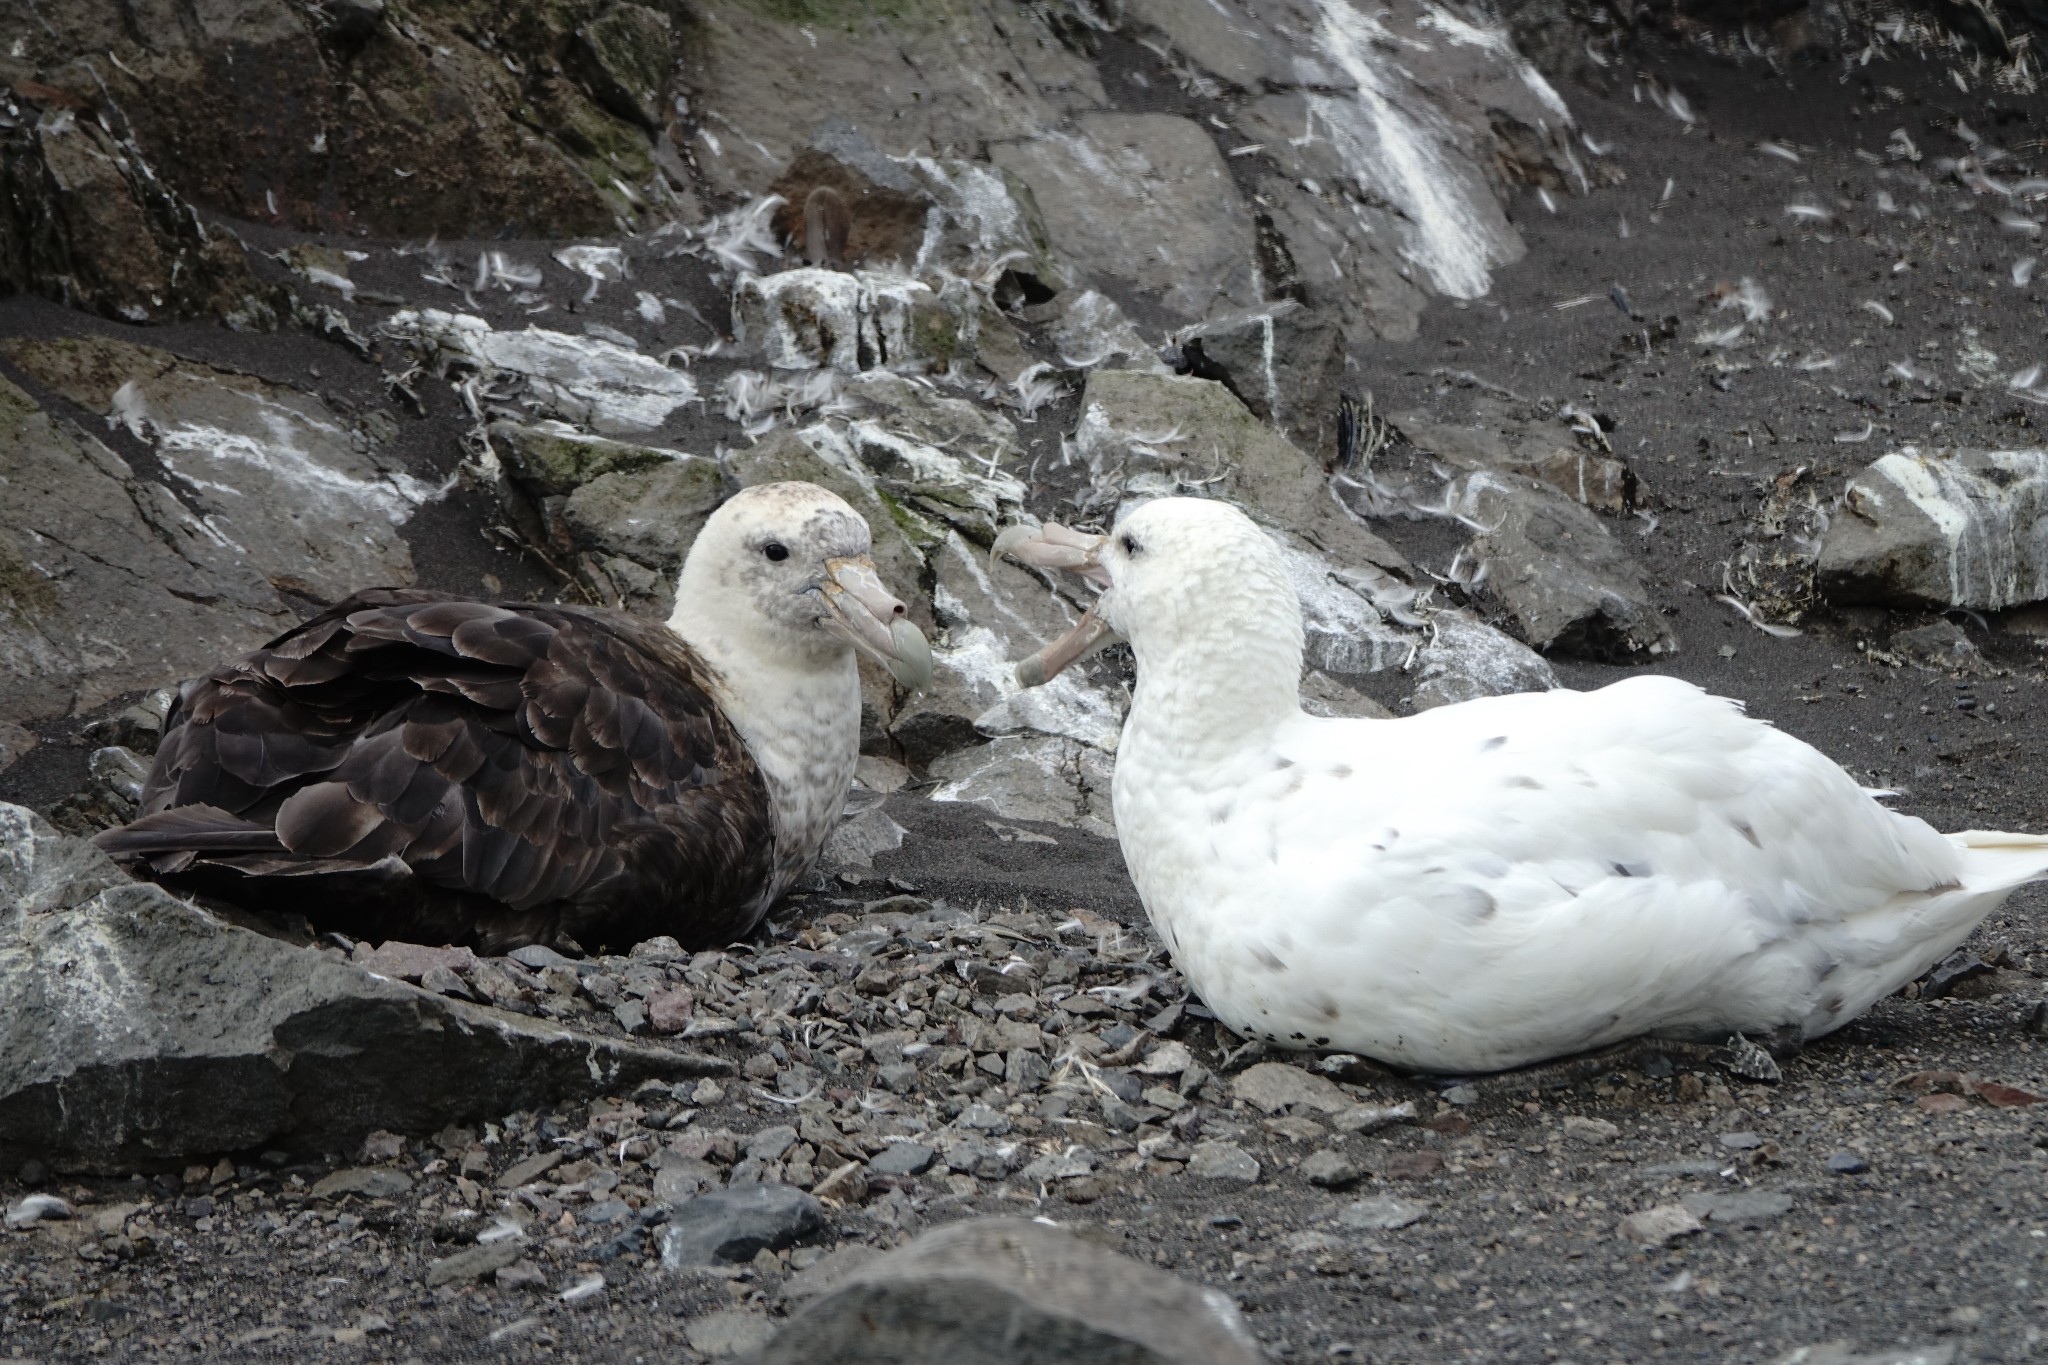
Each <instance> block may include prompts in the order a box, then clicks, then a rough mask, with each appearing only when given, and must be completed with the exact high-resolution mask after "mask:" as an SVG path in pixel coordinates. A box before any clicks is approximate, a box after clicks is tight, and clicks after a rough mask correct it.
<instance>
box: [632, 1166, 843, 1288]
mask: <svg viewBox="0 0 2048 1365" xmlns="http://www.w3.org/2000/svg"><path fill="white" fill-rule="evenodd" d="M824 1225H825V1209H824V1206H823V1205H821V1204H820V1203H819V1202H818V1201H817V1200H816V1199H814V1198H812V1197H811V1196H810V1195H808V1194H805V1193H804V1192H803V1191H802V1190H799V1189H796V1188H795V1187H794V1186H790V1185H777V1184H765V1185H764V1184H752V1185H733V1186H729V1187H728V1188H726V1189H722V1190H713V1191H711V1192H710V1193H709V1194H700V1195H697V1196H696V1197H695V1198H691V1199H685V1200H684V1201H683V1202H681V1203H680V1204H677V1205H676V1206H675V1208H674V1209H673V1210H672V1211H671V1212H670V1214H669V1220H668V1226H667V1227H666V1228H664V1229H663V1230H662V1234H661V1263H662V1265H663V1267H664V1268H666V1269H669V1270H686V1269H689V1268H691V1267H693V1266H700V1265H712V1264H717V1263H723V1264H728V1265H729V1264H733V1263H735V1262H745V1261H751V1260H753V1259H754V1257H755V1255H756V1254H757V1253H759V1252H761V1251H763V1250H766V1251H780V1250H781V1249H782V1248H783V1247H786V1246H788V1245H790V1244H791V1243H792V1242H795V1241H796V1240H797V1239H798V1238H799V1237H807V1236H809V1235H810V1234H811V1233H814V1232H816V1231H817V1230H818V1229H819V1228H821V1227H823V1226H824Z"/></svg>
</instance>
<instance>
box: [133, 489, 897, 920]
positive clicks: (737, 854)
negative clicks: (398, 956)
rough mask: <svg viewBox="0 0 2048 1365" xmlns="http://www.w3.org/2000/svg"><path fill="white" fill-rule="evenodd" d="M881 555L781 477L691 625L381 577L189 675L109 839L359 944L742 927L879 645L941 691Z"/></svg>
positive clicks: (727, 554) (711, 568)
mask: <svg viewBox="0 0 2048 1365" xmlns="http://www.w3.org/2000/svg"><path fill="white" fill-rule="evenodd" d="M869 543H870V542H869V531H868V526H867V523H866V522H864V521H862V520H861V518H860V516H859V515H858V514H857V513H855V512H854V510H853V509H852V508H851V507H849V506H847V505H846V504H845V503H844V502H843V501H841V500H840V499H839V498H838V497H836V496H834V495H833V494H831V493H828V492H826V491H825V490H824V489H822V488H818V487H815V486H813V485H811V484H803V483H782V484H768V485H764V486H762V487H758V488H752V489H748V490H746V491H744V492H742V493H740V494H738V495H737V496H735V497H734V498H732V499H731V500H730V501H729V502H727V503H726V504H725V505H724V506H723V507H721V508H719V510H718V511H717V512H716V513H714V514H713V515H712V517H711V518H710V520H709V521H708V522H707V523H706V524H705V526H704V529H703V531H702V532H701V533H700V534H699V535H698V537H697V540H696V543H695V544H694V545H692V546H691V549H690V553H689V556H688V558H687V559H686V561H685V562H684V565H683V570H682V575H681V578H680V580H679V581H678V583H677V588H676V603H677V605H676V610H675V614H674V615H673V616H672V617H671V618H670V620H669V622H668V624H667V625H666V626H664V625H660V624H657V623H655V622H652V621H645V620H641V619H640V618H638V617H634V616H630V615H627V614H626V613H624V612H617V611H605V610H601V609H595V608H586V607H568V606H546V605H538V604H533V603H507V604H504V605H494V604H491V603H487V602H477V601H472V600H469V599H465V598H459V597H453V596H449V595H447V594H444V593H435V592H425V591H418V590H413V589H403V588H377V589H371V590H368V591H365V592H360V593H357V594H356V595H354V596H353V597H350V598H348V599H347V600H346V601H343V602H340V603H338V604H336V605H335V606H333V607H331V608H329V609H328V610H327V611H325V612H323V613H321V614H320V615H319V616H317V617H315V618H313V619H312V620H310V621H308V622H306V623H305V624H304V625H302V626H300V627H298V628H297V629H295V630H291V631H288V632H286V633H285V634H284V635H281V636H279V637H278V638H277V639H275V640H273V641H271V642H270V643H269V644H268V645H266V646H265V647H263V648H262V649H259V650H257V651H256V652H255V653H253V654H250V655H248V656H247V657H245V658H243V659H240V660H237V661H236V662H234V663H231V664H227V665H224V666H222V667H221V668H218V669H215V670H214V671H213V672H212V673H210V674H208V675H206V676H205V677H202V678H197V679H194V680H192V681H191V682H188V683H186V684H184V686H183V687H182V688H181V689H180V692H179V696H178V700H177V701H176V702H175V703H174V704H173V706H172V709H171V713H170V716H169V719H168V721H167V724H166V729H165V734H164V740H163V744H162V746H161V748H160V749H159V750H158V752H157V757H156V763H155V766H154V768H153V769H152V770H151V772H150V777H149V781H148V783H147V784H146V786H145V787H144V790H143V797H142V814H141V815H140V817H139V818H137V819H136V820H135V821H134V822H133V823H131V824H129V825H126V826H124V827H122V828H120V829H115V830H109V831H107V832H106V833H104V834H101V835H100V836H99V838H98V842H99V844H100V845H101V847H103V848H105V849H107V850H108V851H109V852H110V853H113V854H114V855H116V856H117V857H120V858H123V859H125V860H129V861H132V862H136V863H139V864H140V865H142V866H143V867H145V868H146V869H147V870H148V871H150V872H152V873H153V874H154V875H156V876H157V877H158V878H159V879H161V880H163V881H165V882H167V883H171V884H174V885H178V886H181V887H185V888H188V889H191V890H194V891H199V892H203V893H206V894H210V895H214V896H217V897H220V898H222V899H225V900H228V901H232V902H235V903H238V904H243V905H247V906H249V907H251V908H255V909H264V908H274V909H280V910H295V911H299V912H301V913H303V914H305V915H306V916H307V917H308V918H309V919H311V920H312V921H313V922H314V923H315V924H317V925H319V926H320V927H322V928H333V929H338V930H340V931H342V932H344V933H348V934H351V935H353V936H356V937H361V938H369V939H375V940H382V939H386V938H397V939H404V940H408V941H412V942H458V943H470V944H473V945H475V946H477V947H480V948H483V949H485V950H487V951H503V950H505V949H508V948H511V947H516V946H519V945H521V944H525V943H533V942H542V943H545V942H550V941H553V940H555V939H557V938H559V937H564V936H566V937H568V938H573V939H575V940H576V941H577V942H579V943H581V944H584V945H586V946H592V947H595V946H597V945H600V944H601V945H604V946H607V947H611V948H614V949H619V948H624V947H625V946H627V945H630V944H632V943H635V942H638V941H639V940H641V939H644V938H649V937H652V936H654V935H656V934H668V935H672V936H673V937H675V938H676V939H678V940H679V941H681V942H682V943H683V944H685V945H686V946H690V947H704V946H710V945H716V944H721V943H726V942H730V941H732V940H733V939H736V938H739V937H742V936H744V935H745V934H746V933H748V932H749V931H750V930H752V929H753V927H754V926H755V925H756V924H758V923H759V922H760V919H761V917H762V916H763V915H764V914H765V913H766V912H767V910H768V908H769V906H771V905H772V904H773V903H774V902H775V900H776V899H777V898H778V897H779V896H781V895H782V893H783V892H784V891H785V890H787V889H788V888H789V886H790V885H791V884H792V883H793V882H795V881H796V880H797V879H798V878H799V877H801V876H802V875H803V873H804V872H805V871H806V870H807V869H808V868H809V867H810V865H811V863H812V862H813V861H814V860H815V859H816V857H817V855H818V852H819V850H820V848H821V847H822V846H823V844H824V841H825V837H826V835H827V834H828V833H829V832H830V830H831V827H832V824H833V822H834V820H836V818H837V817H838V814H839V810H840V807H841V806H842V805H843V803H844V801H845V798H846V791H847V786H848V784H849V783H850V782H851V780H852V776H853V766H854V763H855V761H856V759H857V757H858V749H859V739H860V682H859V677H858V673H857V670H856V667H855V662H854V654H855V651H856V650H858V651H860V652H863V653H866V654H869V655H870V656H872V657H874V658H876V659H877V660H879V661H881V662H883V663H885V664H887V665H888V666H889V667H890V669H891V671H892V672H895V673H896V674H897V676H898V677H899V679H902V680H904V681H906V682H907V683H909V684H910V685H913V686H916V685H922V682H923V681H925V680H928V678H929V674H930V665H931V656H930V653H929V650H928V649H927V648H926V646H925V643H924V637H923V636H922V635H920V634H918V632H917V629H916V627H915V626H913V625H911V624H910V622H909V621H908V619H907V614H906V612H905V609H904V606H903V604H902V603H901V602H899V601H897V600H896V599H895V598H894V597H892V596H891V595H890V594H889V593H888V591H887V590H886V589H885V588H884V587H883V586H882V583H881V580H880V578H879V577H878V576H877V575H876V573H875V568H874V564H873V561H872V560H871V559H869V557H868V549H869Z"/></svg>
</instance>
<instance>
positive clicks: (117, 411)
mask: <svg viewBox="0 0 2048 1365" xmlns="http://www.w3.org/2000/svg"><path fill="white" fill-rule="evenodd" d="M107 427H108V429H109V430H111V429H112V428H114V427H126V428H127V429H128V434H129V435H130V436H133V437H134V438H135V439H136V440H138V441H146V440H148V439H149V400H148V399H147V398H145V397H143V394H142V385H140V384H139V383H137V382H136V381H135V380H133V379H131V380H129V381H128V382H127V383H125V384H123V385H122V386H121V387H120V388H118V389H115V390H114V398H113V402H112V404H111V405H110V406H109V408H108V409H107Z"/></svg>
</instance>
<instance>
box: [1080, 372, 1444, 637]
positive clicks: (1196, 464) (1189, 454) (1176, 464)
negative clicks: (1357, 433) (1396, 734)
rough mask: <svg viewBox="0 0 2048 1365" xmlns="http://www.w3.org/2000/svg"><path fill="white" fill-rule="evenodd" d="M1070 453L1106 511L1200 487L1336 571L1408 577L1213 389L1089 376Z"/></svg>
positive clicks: (1311, 464) (1184, 380)
mask: <svg viewBox="0 0 2048 1365" xmlns="http://www.w3.org/2000/svg"><path fill="white" fill-rule="evenodd" d="M1074 443H1075V445H1076V447H1077V448H1078V451H1079V453H1080V454H1081V455H1082V456H1084V457H1085V458H1086V459H1087V460H1088V464H1089V472H1090V474H1091V476H1092V477H1093V479H1094V481H1095V493H1094V496H1095V498H1096V499H1097V501H1098V502H1099V503H1100V504H1102V505H1103V506H1105V507H1109V506H1114V505H1115V504H1116V503H1117V502H1120V501H1122V499H1123V498H1124V497H1125V496H1126V495H1127V494H1133V493H1137V494H1155V493H1170V492H1175V491H1178V490H1180V489H1182V488H1183V487H1189V486H1197V485H1199V486H1202V487H1206V488H1208V489H1211V490H1212V491H1214V492H1217V493H1221V494H1224V495H1226V496H1228V497H1230V498H1231V499H1232V500H1233V501H1235V502H1237V503H1239V504H1240V505H1242V506H1243V507H1244V508H1245V510H1247V511H1248V512H1250V513H1251V514H1252V515H1253V516H1254V517H1257V518H1258V519H1259V520H1261V521H1264V522H1266V523H1268V524H1269V525H1273V526H1278V527H1283V528H1286V529H1287V530H1289V531H1293V532H1295V533H1298V534H1300V535H1302V536H1304V537H1305V538H1307V539H1308V540H1310V541H1312V542H1314V543H1315V544H1317V545H1319V546H1321V547H1322V548H1323V550H1324V551H1325V552H1326V553H1327V554H1328V556H1329V557H1330V558H1331V559H1332V560H1334V561H1335V562H1336V563H1338V564H1339V565H1359V564H1370V565H1375V566H1377V567H1379V568H1381V569H1385V570H1388V571H1390V572H1393V573H1397V574H1405V573H1407V572H1409V565H1408V561H1407V560H1406V558H1404V557H1403V556H1402V554H1401V552H1400V551H1399V550H1396V549H1395V548H1394V547H1393V546H1391V545H1389V544H1388V543H1387V542H1386V541H1384V540H1382V539H1381V538H1380V537H1379V536H1377V535H1374V534H1373V533H1372V532H1371V531H1368V530H1366V529H1365V528H1364V527H1362V526H1360V525H1358V524H1357V523H1356V522H1354V521H1352V520H1351V519H1350V518H1349V517H1347V516H1345V515H1344V513H1343V512H1342V511H1340V510H1339V509H1338V508H1337V506H1336V504H1335V503H1334V502H1332V501H1331V499H1330V496H1329V493H1328V489H1327V480H1326V479H1325V477H1324V474H1323V470H1322V467H1321V465H1320V464H1319V463H1318V462H1317V461H1314V460H1311V459H1310V458H1309V457H1308V456H1307V455H1306V454H1304V453H1303V452H1302V451H1301V449H1300V448H1299V447H1297V446H1295V445H1294V444H1293V443H1292V442H1290V441H1289V440H1288V439H1287V438H1286V437H1285V436H1282V435H1281V434H1280V433H1279V432H1277V431H1274V430H1273V429H1272V428H1271V427H1269V426H1267V425H1266V424H1265V423H1263V422H1261V421H1260V420H1259V419H1258V418H1257V417H1255V416H1253V415H1252V413H1251V411H1250V410H1249V409H1248V408H1246V407H1245V405H1244V404H1243V403H1241V402H1239V401H1238V399H1237V398H1236V397H1235V396H1234V395H1233V394H1232V393H1231V392H1230V390H1228V389H1226V388H1225V387H1223V385H1221V384H1219V383H1216V382H1214V381H1213V380H1208V379H1199V378H1196V377H1193V376H1188V375H1160V374H1141V373H1138V372H1136V371H1132V370H1097V371H1095V372H1093V373H1091V374H1090V375H1089V376H1088V385H1087V388H1086V389H1085V390H1084V391H1083V392H1082V395H1081V421H1080V426H1079V428H1078V429H1077V430H1076V432H1075V434H1074ZM1325 666H1326V667H1327V665H1325Z"/></svg>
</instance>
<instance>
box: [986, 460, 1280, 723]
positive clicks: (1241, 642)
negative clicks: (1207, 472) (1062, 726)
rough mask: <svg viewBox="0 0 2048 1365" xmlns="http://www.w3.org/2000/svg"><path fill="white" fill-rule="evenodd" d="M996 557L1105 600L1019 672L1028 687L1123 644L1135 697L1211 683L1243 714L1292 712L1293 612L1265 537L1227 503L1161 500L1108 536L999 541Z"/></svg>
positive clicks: (1063, 533) (1054, 534)
mask: <svg viewBox="0 0 2048 1365" xmlns="http://www.w3.org/2000/svg"><path fill="white" fill-rule="evenodd" d="M997 548H998V549H1000V550H1002V551H1003V552H1005V553H1008V554H1011V555H1013V556H1015V557H1016V558H1018V559H1021V560H1023V561H1025V562H1026V563H1031V564H1037V565H1040V566H1042V567H1047V568H1063V569H1072V570H1074V571H1075V572H1078V573H1080V574H1082V575H1083V576H1084V577H1086V578H1088V579H1090V580H1091V581H1093V582H1095V583H1098V584H1101V585H1102V586H1103V588H1104V592H1103V594H1102V596H1101V597H1099V598H1098V599H1096V602H1095V606H1094V608H1093V609H1092V610H1091V611H1090V612H1089V613H1088V615H1087V617H1085V618H1084V619H1083V620H1082V622H1081V623H1080V624H1079V625H1078V626H1076V627H1075V628H1074V629H1073V630H1071V631H1069V632H1068V633H1067V634H1066V635H1065V636H1063V637H1061V638H1060V639H1059V640H1057V641H1055V642H1053V643H1052V644H1050V645H1048V646H1046V648H1045V649H1043V650H1041V651H1040V652H1039V653H1038V654H1037V655H1035V656H1033V657H1032V658H1031V659H1028V660H1026V661H1025V662H1024V663H1023V664H1022V665H1020V666H1019V668H1018V680H1019V681H1020V682H1022V683H1024V684H1025V685H1026V686H1030V685H1033V684H1035V683H1040V682H1043V681H1045V680H1046V679H1047V678H1050V677H1052V676H1053V675H1054V674H1056V673H1058V672H1059V671H1060V670H1061V669H1062V668H1065V667H1066V666H1067V665H1068V664H1070V663H1072V662H1073V661H1074V660H1075V659H1078V658H1080V657H1082V656H1083V655H1085V654H1088V653H1091V652H1092V651H1093V650H1095V649H1097V648H1099V647H1101V646H1102V645H1103V644H1106V643H1108V642H1109V641H1110V640H1111V639H1113V638H1118V637H1120V638H1122V639H1125V640H1128V641H1130V643H1131V650H1132V652H1133V653H1135V654H1136V655H1137V656H1138V685H1139V687H1140V689H1144V688H1145V687H1146V686H1147V683H1148V676H1149V677H1150V679H1151V680H1152V681H1153V682H1169V681H1170V682H1171V683H1173V684H1174V685H1176V686H1180V685H1184V684H1186V683H1188V682H1190V681H1199V680H1200V679H1201V678H1204V677H1213V678H1214V679H1215V680H1216V682H1215V686H1216V687H1217V688H1219V689H1220V690H1221V691H1223V692H1227V693H1234V694H1239V695H1240V697H1241V698H1243V699H1246V700H1247V701H1248V702H1249V701H1250V700H1251V699H1254V698H1255V699H1256V700H1257V702H1258V703H1259V704H1265V703H1268V702H1270V703H1272V704H1274V705H1284V706H1285V707H1290V708H1291V707H1292V706H1294V704H1295V698H1296V695H1297V691H1298V688H1299V685H1300V679H1301V656H1302V624H1301V602H1300V599H1299V598H1297V597H1296V596H1295V592H1294V586H1293V584H1292V583H1291V582H1290V581H1289V580H1288V577H1287V567H1286V564H1285V562H1284V561H1283V560H1282V558H1281V555H1280V549H1279V547H1278V546H1277V545H1275V544H1274V543H1273V539H1272V537H1270V536H1269V535H1267V534H1266V532H1265V531H1263V530H1261V529H1260V528H1259V527H1258V526H1257V525H1255V524H1254V523H1253V522H1252V520H1251V518H1250V517H1247V516H1246V515H1245V514H1244V513H1243V512H1240V511H1239V510H1238V509H1237V508H1235V507H1233V506H1231V505H1230V504H1229V503H1227V502H1216V501H1213V500H1210V499H1207V498H1160V499H1157V500H1156V501H1153V502H1148V503H1144V504H1141V505H1140V506H1138V507H1136V508H1133V509H1132V510H1131V511H1129V512H1127V513H1125V514H1124V516H1123V517H1122V519H1120V520H1119V521H1118V522H1117V524H1116V529H1115V530H1114V531H1112V532H1110V534H1108V535H1106V536H1089V535H1082V534H1079V533H1077V532H1074V531H1069V530H1067V529H1066V528H1065V527H1062V526H1055V525H1047V526H1043V527H1040V528H1038V529H1037V530H1036V531H1029V532H1023V533H1022V534H1019V533H1017V532H1015V531H1007V532H1005V533H1004V534H1003V536H1002V538H1001V539H1000V540H999V541H998V542H997ZM1162 675H1165V676H1162ZM1283 698H1284V701H1282V700H1280V699H1283Z"/></svg>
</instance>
